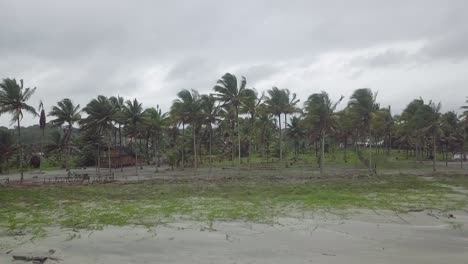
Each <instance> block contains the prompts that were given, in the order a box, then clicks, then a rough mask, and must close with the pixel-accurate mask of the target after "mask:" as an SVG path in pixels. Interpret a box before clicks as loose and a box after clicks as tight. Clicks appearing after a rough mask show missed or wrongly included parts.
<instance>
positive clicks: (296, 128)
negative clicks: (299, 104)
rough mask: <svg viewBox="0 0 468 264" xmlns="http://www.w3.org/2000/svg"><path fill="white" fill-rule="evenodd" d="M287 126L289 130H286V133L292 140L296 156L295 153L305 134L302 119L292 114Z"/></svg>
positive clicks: (297, 152) (297, 151)
mask: <svg viewBox="0 0 468 264" xmlns="http://www.w3.org/2000/svg"><path fill="white" fill-rule="evenodd" d="M288 128H289V130H288V131H287V135H288V137H289V138H291V139H292V140H293V142H294V156H295V157H296V158H297V155H298V154H299V146H300V142H301V140H302V139H303V138H305V136H306V133H305V131H304V127H303V124H302V119H301V118H300V117H297V116H293V117H292V118H291V123H290V124H288Z"/></svg>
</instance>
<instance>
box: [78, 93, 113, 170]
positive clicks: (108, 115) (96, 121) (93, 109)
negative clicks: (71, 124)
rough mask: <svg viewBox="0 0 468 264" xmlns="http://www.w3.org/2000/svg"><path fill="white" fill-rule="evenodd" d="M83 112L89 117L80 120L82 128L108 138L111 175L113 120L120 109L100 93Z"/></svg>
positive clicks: (86, 131)
mask: <svg viewBox="0 0 468 264" xmlns="http://www.w3.org/2000/svg"><path fill="white" fill-rule="evenodd" d="M83 112H85V113H86V114H87V117H86V118H84V119H81V120H80V125H81V129H82V130H83V131H85V133H90V134H95V135H98V136H100V137H103V138H105V139H106V143H107V155H108V165H109V175H110V174H111V173H112V164H111V158H110V157H111V156H110V155H111V144H112V130H113V129H114V124H113V120H114V118H115V117H114V116H115V115H116V114H117V112H118V110H117V109H116V108H115V106H114V105H113V104H112V102H111V101H110V100H109V98H107V97H105V96H103V95H99V96H98V97H97V98H96V99H93V100H91V102H89V103H88V104H87V105H86V107H84V108H83ZM98 158H99V159H100V156H98Z"/></svg>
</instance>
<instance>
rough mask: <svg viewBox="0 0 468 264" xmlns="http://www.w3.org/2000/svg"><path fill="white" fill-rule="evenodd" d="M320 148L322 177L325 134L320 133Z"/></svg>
mask: <svg viewBox="0 0 468 264" xmlns="http://www.w3.org/2000/svg"><path fill="white" fill-rule="evenodd" d="M321 141H322V142H321V144H320V145H321V147H320V174H321V175H323V165H324V161H325V133H322V140H321Z"/></svg>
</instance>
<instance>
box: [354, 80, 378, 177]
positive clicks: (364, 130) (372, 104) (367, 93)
mask: <svg viewBox="0 0 468 264" xmlns="http://www.w3.org/2000/svg"><path fill="white" fill-rule="evenodd" d="M376 98H377V93H373V92H372V90H371V89H369V88H361V89H357V90H355V91H354V92H353V94H352V95H351V99H350V100H349V102H348V109H349V111H350V112H351V114H352V115H353V116H354V117H355V118H356V120H355V122H356V123H355V124H356V128H357V130H358V131H359V132H360V134H361V136H362V139H365V138H366V137H367V138H369V164H368V165H369V172H372V171H373V169H372V142H371V141H370V139H371V138H372V133H371V119H372V115H373V113H374V112H375V111H376V110H378V109H379V105H378V104H377V103H376Z"/></svg>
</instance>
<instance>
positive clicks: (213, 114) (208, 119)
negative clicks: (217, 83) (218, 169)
mask: <svg viewBox="0 0 468 264" xmlns="http://www.w3.org/2000/svg"><path fill="white" fill-rule="evenodd" d="M201 108H202V113H203V123H204V124H205V126H206V127H207V130H208V135H209V140H208V141H209V142H208V153H209V156H210V158H209V160H210V166H211V165H212V163H213V159H212V155H213V153H212V145H213V125H214V124H216V123H217V122H218V121H219V115H220V107H219V106H218V105H216V98H215V97H214V96H213V95H211V94H210V95H206V94H205V95H202V96H201Z"/></svg>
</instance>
